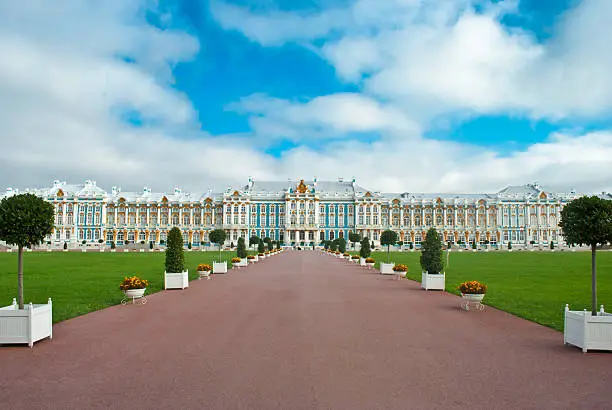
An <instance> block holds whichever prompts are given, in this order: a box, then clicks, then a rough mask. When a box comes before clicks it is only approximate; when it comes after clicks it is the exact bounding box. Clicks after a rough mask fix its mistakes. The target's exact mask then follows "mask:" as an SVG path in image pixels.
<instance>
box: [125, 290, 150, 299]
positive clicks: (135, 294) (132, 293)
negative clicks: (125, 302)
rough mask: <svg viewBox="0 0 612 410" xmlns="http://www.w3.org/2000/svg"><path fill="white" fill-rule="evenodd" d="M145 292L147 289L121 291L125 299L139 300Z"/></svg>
mask: <svg viewBox="0 0 612 410" xmlns="http://www.w3.org/2000/svg"><path fill="white" fill-rule="evenodd" d="M146 290H147V288H142V289H126V290H124V291H123V293H124V294H125V297H128V298H141V297H143V296H144V294H145V291H146Z"/></svg>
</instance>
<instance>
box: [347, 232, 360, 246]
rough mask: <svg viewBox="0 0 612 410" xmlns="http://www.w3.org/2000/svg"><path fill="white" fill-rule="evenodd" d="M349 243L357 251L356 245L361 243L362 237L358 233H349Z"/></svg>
mask: <svg viewBox="0 0 612 410" xmlns="http://www.w3.org/2000/svg"><path fill="white" fill-rule="evenodd" d="M349 241H350V242H351V243H352V244H353V250H355V244H356V243H357V242H359V241H361V235H359V234H358V233H357V232H349Z"/></svg>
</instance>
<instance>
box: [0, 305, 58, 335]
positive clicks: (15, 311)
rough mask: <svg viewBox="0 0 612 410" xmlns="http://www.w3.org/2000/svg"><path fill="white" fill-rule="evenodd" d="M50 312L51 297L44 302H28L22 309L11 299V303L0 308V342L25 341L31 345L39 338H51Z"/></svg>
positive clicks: (51, 322)
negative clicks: (37, 303)
mask: <svg viewBox="0 0 612 410" xmlns="http://www.w3.org/2000/svg"><path fill="white" fill-rule="evenodd" d="M52 312H53V309H52V304H51V298H49V301H48V302H47V303H46V304H41V305H33V304H32V303H30V304H29V305H25V306H24V309H19V306H18V305H17V300H16V299H13V304H12V305H10V306H4V307H1V308H0V344H3V343H27V344H28V346H30V347H32V346H33V345H34V342H37V341H39V340H41V339H44V338H46V337H48V338H49V339H52V338H53V320H52Z"/></svg>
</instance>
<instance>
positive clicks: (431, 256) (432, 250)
mask: <svg viewBox="0 0 612 410" xmlns="http://www.w3.org/2000/svg"><path fill="white" fill-rule="evenodd" d="M421 249H422V251H421V258H420V262H421V268H423V270H424V271H426V272H428V273H430V274H436V273H440V272H442V270H443V269H444V261H443V258H442V241H441V240H440V235H439V234H438V231H436V229H435V228H430V229H429V230H428V231H427V237H426V238H425V242H423V243H422V244H421Z"/></svg>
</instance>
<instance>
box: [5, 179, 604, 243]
mask: <svg viewBox="0 0 612 410" xmlns="http://www.w3.org/2000/svg"><path fill="white" fill-rule="evenodd" d="M18 192H19V191H17V190H16V189H12V188H8V189H7V190H6V192H5V193H4V194H2V195H1V196H0V198H2V197H6V196H10V195H14V194H17V193H18ZM24 192H30V193H34V194H36V195H38V196H40V197H42V198H44V199H45V200H47V201H49V202H50V203H52V204H53V206H54V207H55V229H54V232H53V234H52V235H51V237H50V238H48V241H49V242H51V244H52V245H57V246H59V245H63V244H64V243H68V244H69V245H70V246H74V245H78V244H81V243H83V241H85V242H86V243H106V244H107V245H110V244H111V242H114V243H115V244H116V245H123V244H126V243H149V242H153V243H154V244H164V243H165V240H166V235H167V232H168V230H169V229H171V228H172V227H174V226H177V227H179V228H180V229H181V231H182V232H183V240H184V242H185V243H186V244H189V243H190V244H191V245H192V246H193V247H199V246H206V245H210V243H209V238H208V235H209V233H210V232H211V231H212V230H214V229H219V228H220V229H224V230H225V231H226V233H227V241H226V245H229V244H230V243H231V242H233V243H234V244H236V242H237V240H238V238H239V237H244V238H245V240H246V241H247V244H248V239H249V238H250V237H251V236H253V235H256V236H259V237H260V238H265V237H269V238H271V239H273V240H279V241H281V243H284V244H285V245H293V244H295V245H310V244H316V245H318V244H320V243H321V242H322V241H323V240H333V239H335V238H346V239H347V240H348V233H349V232H351V231H355V232H358V233H359V234H361V235H362V237H368V238H370V240H372V241H373V242H374V243H375V244H377V245H378V240H379V238H380V234H381V232H383V231H384V230H386V229H391V230H394V231H396V232H397V233H398V234H399V237H400V239H401V240H402V241H403V242H404V244H406V245H409V244H410V243H412V244H413V246H414V247H416V248H418V247H419V246H420V243H421V241H422V240H423V239H424V237H425V233H426V231H427V230H428V229H429V228H431V227H435V228H436V229H437V230H438V231H439V232H440V234H441V237H443V238H444V241H445V242H452V243H453V244H455V245H464V246H467V245H471V244H472V243H476V244H477V245H479V246H480V247H492V248H496V247H500V246H507V244H508V243H509V242H511V243H512V246H513V247H514V246H516V247H518V248H520V247H525V246H527V245H529V244H532V243H534V244H536V245H538V246H549V245H550V242H551V241H552V242H553V243H554V245H555V246H559V245H560V246H564V245H565V243H564V241H563V238H562V235H561V231H560V229H559V226H558V223H559V220H560V211H561V209H562V208H563V206H564V205H565V204H566V203H567V202H568V201H570V200H572V199H574V198H577V197H578V196H581V195H582V194H577V193H576V192H574V191H571V192H565V193H561V192H550V191H548V190H545V189H544V188H542V187H540V186H539V185H537V184H527V185H521V186H509V187H506V188H504V189H502V190H501V191H499V192H497V193H482V194H444V193H411V192H403V193H381V192H377V191H372V190H368V189H366V188H363V187H362V186H360V185H358V184H357V182H356V181H355V179H352V180H348V181H345V180H343V179H342V178H339V179H338V180H337V181H318V180H317V179H316V178H314V179H313V180H309V181H305V180H299V181H291V180H289V181H287V182H276V181H274V182H269V181H255V180H253V179H251V178H249V181H248V183H247V184H245V185H241V186H235V187H228V188H227V189H226V190H224V191H223V192H211V191H209V192H204V193H189V192H183V191H182V190H181V189H180V188H175V189H174V191H172V192H168V193H164V192H160V193H156V192H152V191H151V190H150V189H149V188H146V187H145V188H144V189H143V190H142V191H141V192H122V191H121V189H120V188H118V187H112V188H111V190H110V192H109V191H106V190H104V189H102V188H101V187H99V186H97V184H96V182H95V181H85V183H84V184H80V185H71V184H67V183H66V182H60V181H54V182H53V185H52V186H50V187H48V188H43V189H27V190H25V191H24ZM599 195H600V196H603V197H605V198H608V199H612V195H611V194H609V193H601V194H599Z"/></svg>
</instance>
